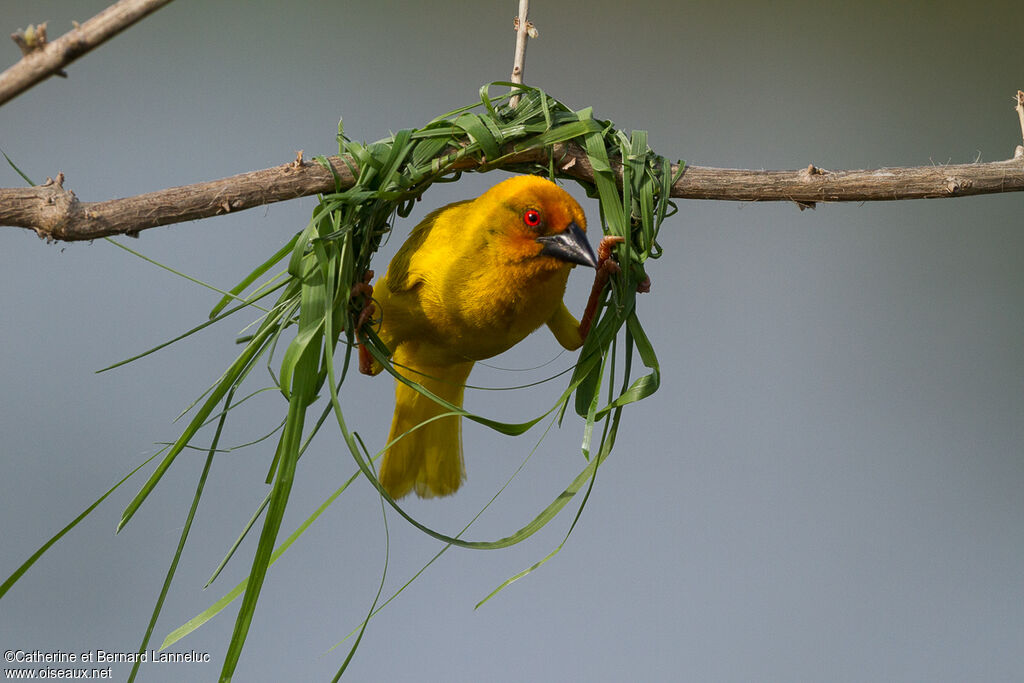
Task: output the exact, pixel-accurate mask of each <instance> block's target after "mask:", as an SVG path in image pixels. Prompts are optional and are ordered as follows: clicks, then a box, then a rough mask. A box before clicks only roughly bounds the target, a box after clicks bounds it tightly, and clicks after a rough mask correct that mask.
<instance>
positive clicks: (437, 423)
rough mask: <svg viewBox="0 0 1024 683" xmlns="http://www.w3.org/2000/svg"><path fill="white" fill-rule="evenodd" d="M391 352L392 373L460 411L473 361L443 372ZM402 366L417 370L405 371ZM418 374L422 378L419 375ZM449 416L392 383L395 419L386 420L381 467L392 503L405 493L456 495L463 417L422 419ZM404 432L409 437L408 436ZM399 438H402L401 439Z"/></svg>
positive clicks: (460, 469)
mask: <svg viewBox="0 0 1024 683" xmlns="http://www.w3.org/2000/svg"><path fill="white" fill-rule="evenodd" d="M402 351H403V349H402V347H399V348H398V349H397V350H396V352H395V358H394V361H395V364H396V369H397V370H398V371H399V372H400V373H402V375H403V376H405V377H408V378H409V379H410V380H411V381H413V382H419V383H420V384H422V385H423V386H424V387H426V388H427V389H429V390H430V391H431V392H433V393H434V394H436V395H437V396H439V397H440V398H443V399H445V400H446V401H448V402H450V403H452V404H454V405H457V406H459V407H461V406H462V395H463V392H464V390H465V384H466V379H467V378H468V377H469V371H470V370H472V369H473V363H472V361H469V362H466V363H459V364H457V365H449V366H445V367H423V366H419V365H418V364H416V362H415V361H414V360H413V359H411V358H409V357H408V356H407V355H406V354H404V353H402ZM401 365H405V366H408V367H410V368H413V369H415V370H416V372H410V371H409V370H406V369H404V368H402V367H400V366H401ZM420 373H422V374H420ZM446 412H450V411H449V410H448V409H447V408H445V407H444V406H441V405H438V404H437V403H435V402H434V401H433V400H431V399H430V398H427V397H426V396H424V395H422V394H420V393H419V392H418V391H416V390H415V389H412V388H410V387H408V386H406V385H405V384H403V383H402V382H399V381H397V380H396V381H395V415H394V417H393V418H392V420H391V433H390V434H389V435H388V443H391V441H392V440H394V439H396V438H398V437H400V436H401V437H402V438H401V439H399V440H398V441H396V442H395V443H393V444H391V446H390V448H388V450H387V452H385V453H384V460H383V462H382V463H381V466H380V475H379V476H380V483H381V484H382V485H383V486H384V489H385V490H386V491H387V492H388V494H390V495H391V497H392V498H395V499H398V498H401V497H402V496H404V495H406V494H407V493H409V492H410V491H416V495H418V496H419V497H421V498H433V497H435V496H448V495H451V494H453V493H455V491H456V490H458V488H459V486H460V485H461V484H462V481H463V479H465V478H466V472H465V467H464V465H463V462H462V418H461V417H460V416H458V415H450V416H447V417H442V418H437V419H435V420H433V421H431V422H428V423H427V424H423V425H422V426H420V425H421V423H423V422H424V421H426V420H429V419H430V418H432V417H435V416H437V415H442V414H444V413H446ZM407 432H408V433H407ZM403 434H404V436H402V435H403Z"/></svg>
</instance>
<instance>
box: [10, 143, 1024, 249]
mask: <svg viewBox="0 0 1024 683" xmlns="http://www.w3.org/2000/svg"><path fill="white" fill-rule="evenodd" d="M553 151H554V154H555V159H556V160H557V169H558V171H559V173H560V175H562V176H564V177H568V178H574V179H577V180H582V181H584V182H593V180H594V170H593V168H592V167H591V165H590V161H589V159H588V158H587V155H586V152H585V151H584V150H583V149H582V148H581V147H580V146H579V145H576V144H574V143H569V144H559V145H556V146H555V147H554V150H553ZM328 162H329V163H330V165H331V168H332V170H333V174H336V175H337V177H338V183H339V184H338V187H340V189H346V188H348V187H351V186H352V184H353V183H354V177H353V175H352V171H351V169H350V167H349V164H352V163H353V162H352V160H351V159H349V160H347V161H346V160H343V159H342V158H341V157H337V156H335V157H329V158H328ZM546 162H547V152H546V150H544V149H533V150H528V151H525V152H519V153H514V154H511V155H510V156H508V157H507V158H506V159H505V160H504V161H503V162H502V163H501V164H500V167H501V168H504V169H507V170H511V171H515V170H526V168H528V167H529V166H531V165H533V164H538V163H540V164H546ZM478 165H479V162H477V161H476V160H474V159H468V158H464V159H462V160H460V161H459V162H458V163H457V164H456V165H455V166H454V167H453V170H472V169H474V168H477V167H478ZM612 166H613V169H614V170H615V172H616V174H617V175H620V174H621V168H622V166H621V164H620V163H618V162H617V161H614V160H613V162H612ZM491 167H492V168H493V167H495V166H491ZM675 171H676V168H675V167H673V172H675ZM333 174H332V172H331V171H328V170H327V169H326V168H325V167H323V166H322V165H320V164H319V163H316V162H309V161H305V160H303V158H302V153H301V152H300V153H299V154H298V156H297V157H296V159H295V161H293V162H291V163H288V164H284V165H282V166H274V167H273V168H267V169H263V170H260V171H252V172H249V173H242V174H239V175H234V176H231V177H228V178H222V179H220V180H213V181H209V182H204V183H196V184H194V185H185V186H182V187H172V188H169V189H166V190H159V191H157V192H150V193H147V194H141V195H137V196H135V197H128V198H125V199H112V200H109V201H104V202H80V201H79V200H78V198H77V197H76V196H75V194H74V193H73V192H72V191H70V190H67V189H65V188H64V186H63V183H64V176H63V174H58V176H57V179H56V180H50V179H47V183H46V184H44V185H40V186H38V187H30V188H10V189H4V188H0V225H7V226H13V227H21V228H29V229H32V230H35V231H36V233H37V234H38V235H39V236H40V237H42V238H45V239H47V240H64V241H69V242H70V241H81V240H91V239H96V238H98V237H106V236H109V235H122V234H126V235H137V234H138V233H139V232H140V231H141V230H146V229H148V228H153V227H156V226H159V225H168V224H170V223H180V222H182V221H190V220H196V219H199V218H208V217H210V216H217V215H220V214H225V213H229V212H233V211H241V210H243V209H250V208H252V207H254V206H261V205H264V204H271V203H274V202H279V201H284V200H287V199H295V198H297V197H304V196H308V195H315V194H320V193H325V192H333V191H334V190H335V180H334V175H333ZM620 179H621V175H620ZM1021 190H1024V148H1022V147H1018V148H1017V150H1016V152H1015V154H1014V157H1013V158H1012V159H1007V160H1006V161H991V162H986V163H973V164H950V165H934V166H914V167H903V168H879V169H874V170H852V171H826V170H824V169H819V168H816V167H814V166H813V165H811V166H808V167H807V168H805V169H802V170H798V171H765V170H744V169H734V168H712V167H705V166H686V168H685V170H684V172H683V174H682V176H680V177H679V179H678V180H677V181H676V182H675V184H674V185H673V186H672V190H671V196H672V197H676V198H680V199H717V200H732V201H790V202H795V203H796V204H797V205H799V206H800V207H801V208H808V207H813V206H814V205H815V204H816V203H817V202H864V201H890V200H896V199H932V198H943V197H967V196H971V195H980V194H996V193H1000V192H1019V191H1021Z"/></svg>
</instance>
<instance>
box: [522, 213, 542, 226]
mask: <svg viewBox="0 0 1024 683" xmlns="http://www.w3.org/2000/svg"><path fill="white" fill-rule="evenodd" d="M523 222H524V223H526V224H527V225H528V226H530V227H531V228H536V227H537V226H538V225H540V211H538V210H537V209H527V210H526V212H525V213H523Z"/></svg>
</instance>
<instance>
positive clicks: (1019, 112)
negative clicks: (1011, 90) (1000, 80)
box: [1015, 90, 1024, 156]
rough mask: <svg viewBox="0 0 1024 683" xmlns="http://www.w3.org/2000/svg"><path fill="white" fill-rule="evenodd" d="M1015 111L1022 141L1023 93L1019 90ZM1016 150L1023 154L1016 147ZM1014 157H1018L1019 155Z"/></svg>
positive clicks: (1023, 123)
mask: <svg viewBox="0 0 1024 683" xmlns="http://www.w3.org/2000/svg"><path fill="white" fill-rule="evenodd" d="M1015 109H1016V110H1017V118H1018V119H1020V134H1021V139H1022V140H1024V92H1022V91H1020V90H1018V91H1017V106H1016V107H1015ZM1017 149H1018V150H1021V153H1024V150H1022V149H1021V148H1020V147H1018V148H1017ZM1015 156H1019V154H1017V155H1015Z"/></svg>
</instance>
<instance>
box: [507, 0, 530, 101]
mask: <svg viewBox="0 0 1024 683" xmlns="http://www.w3.org/2000/svg"><path fill="white" fill-rule="evenodd" d="M529 11H530V0H519V16H517V17H516V24H515V28H516V52H515V56H514V57H513V60H512V75H511V76H510V77H509V80H510V81H512V82H513V83H522V82H523V75H524V74H525V73H526V37H527V34H528V33H529V26H530V23H529V21H527V18H526V15H527V14H528V13H529ZM516 92H519V91H518V90H516ZM508 103H509V106H510V107H512V108H513V109H515V108H516V106H518V104H519V95H513V96H512V97H510V98H509V101H508Z"/></svg>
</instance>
